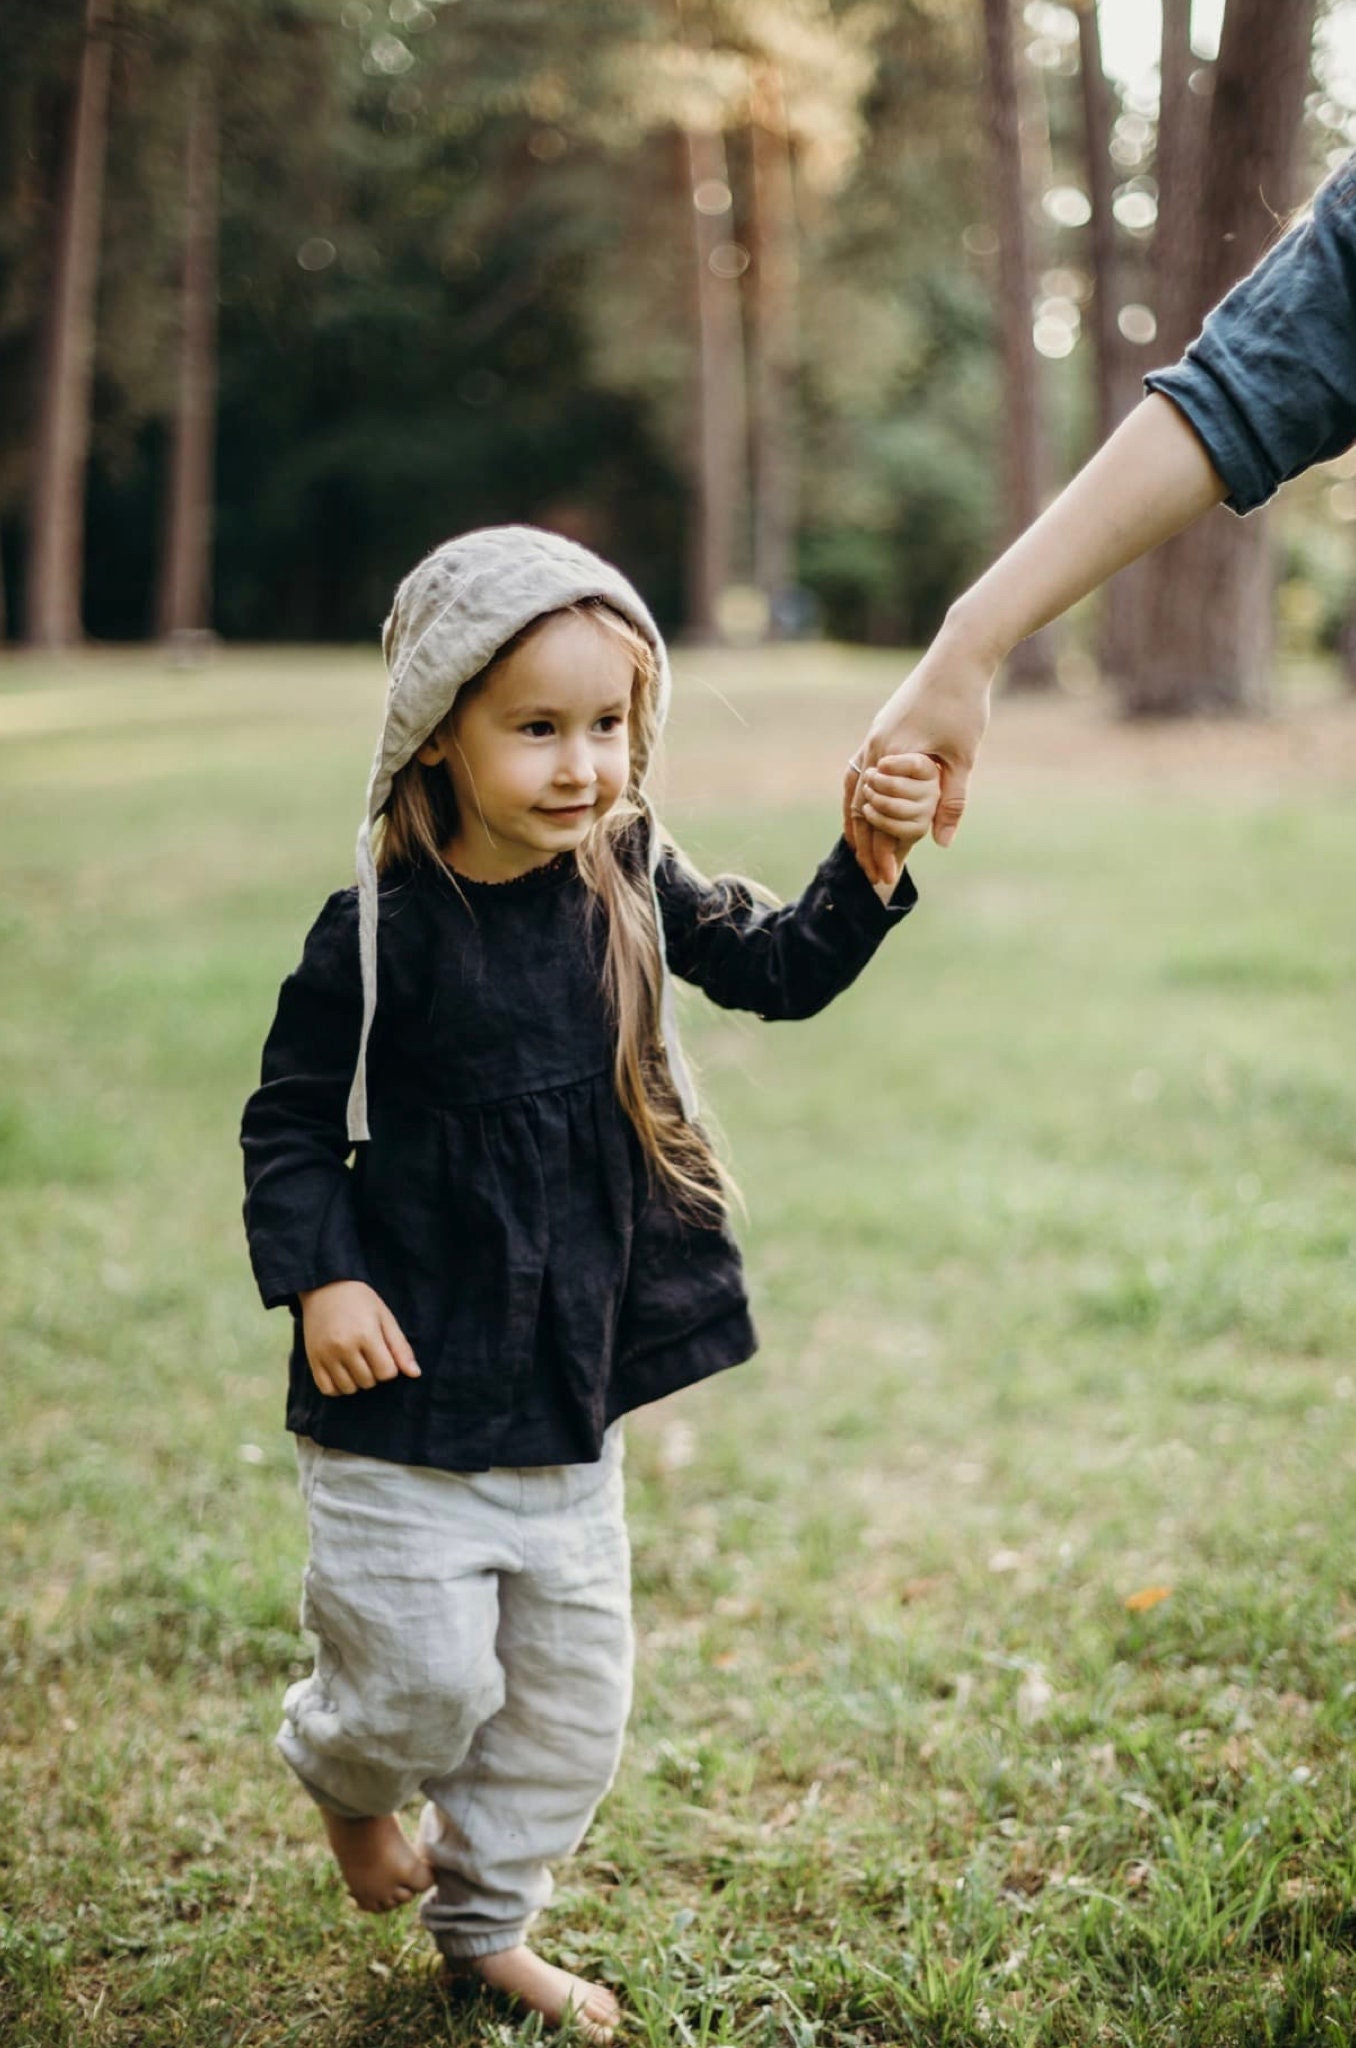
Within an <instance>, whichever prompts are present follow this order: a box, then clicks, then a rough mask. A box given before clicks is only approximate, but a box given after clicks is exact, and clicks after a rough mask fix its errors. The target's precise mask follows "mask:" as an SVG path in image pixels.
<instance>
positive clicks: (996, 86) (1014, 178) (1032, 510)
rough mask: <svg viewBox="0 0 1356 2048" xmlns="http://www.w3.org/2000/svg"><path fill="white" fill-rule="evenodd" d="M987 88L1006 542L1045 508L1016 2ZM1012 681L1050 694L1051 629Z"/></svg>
mask: <svg viewBox="0 0 1356 2048" xmlns="http://www.w3.org/2000/svg"><path fill="white" fill-rule="evenodd" d="M984 56H985V67H984V75H985V89H986V96H987V102H988V125H989V134H990V137H991V147H992V165H993V205H994V225H995V228H996V230H997V234H998V295H999V305H998V314H999V330H1000V338H1001V343H1002V363H1003V414H1004V421H1005V434H1004V442H1003V470H1004V481H1005V496H1006V506H1005V509H1006V523H1007V532H1006V534H1005V536H1004V538H1005V539H1006V540H1011V539H1015V538H1016V536H1017V535H1018V534H1019V533H1021V532H1023V531H1024V529H1025V528H1026V527H1028V526H1029V525H1030V524H1031V522H1032V520H1033V519H1035V518H1036V517H1037V515H1038V514H1039V512H1040V510H1041V466H1042V456H1043V442H1042V434H1041V419H1040V399H1039V388H1038V384H1037V365H1036V351H1035V346H1034V344H1033V342H1032V339H1031V275H1030V263H1029V258H1028V253H1027V231H1026V185H1025V179H1024V175H1023V163H1022V147H1021V136H1020V131H1019V125H1018V124H1019V112H1018V93H1017V76H1016V67H1015V64H1014V60H1013V45H1012V21H1011V15H1010V8H1009V0H984ZM1007 680H1008V683H1009V685H1010V686H1012V687H1013V688H1017V689H1025V690H1035V689H1048V688H1050V687H1051V686H1052V685H1053V684H1054V681H1055V663H1054V646H1053V640H1052V636H1051V631H1050V628H1049V627H1046V628H1045V629H1044V630H1043V631H1042V632H1040V633H1033V634H1032V636H1031V638H1030V639H1029V640H1023V641H1022V642H1021V643H1020V645H1019V646H1017V647H1015V648H1014V649H1013V651H1012V654H1011V655H1010V656H1009V659H1008V664H1007Z"/></svg>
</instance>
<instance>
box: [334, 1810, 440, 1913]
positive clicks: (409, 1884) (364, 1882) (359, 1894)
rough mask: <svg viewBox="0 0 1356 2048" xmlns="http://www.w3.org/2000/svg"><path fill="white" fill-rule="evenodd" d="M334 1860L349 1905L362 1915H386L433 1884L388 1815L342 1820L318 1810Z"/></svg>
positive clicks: (431, 1876)
mask: <svg viewBox="0 0 1356 2048" xmlns="http://www.w3.org/2000/svg"><path fill="white" fill-rule="evenodd" d="M321 1816H322V1818H323V1820H324V1822H325V1833H326V1834H327V1835H328V1836H329V1838H330V1847H331V1849H333V1851H334V1860H335V1862H336V1863H337V1864H338V1865H339V1868H340V1869H341V1870H342V1871H343V1873H344V1883H345V1884H346V1885H347V1886H348V1888H349V1890H350V1892H352V1894H353V1899H354V1903H355V1904H356V1905H357V1906H358V1907H359V1909H360V1910H361V1911H362V1912H364V1913H392V1912H394V1911H395V1909H396V1907H397V1906H408V1905H409V1903H410V1901H411V1899H414V1898H417V1897H418V1895H419V1893H420V1892H426V1891H427V1890H428V1888H429V1886H430V1885H431V1884H432V1882H433V1872H432V1870H431V1869H430V1867H429V1865H428V1864H427V1863H426V1862H425V1861H424V1859H423V1857H422V1856H421V1855H420V1854H419V1852H418V1850H417V1849H414V1848H412V1847H411V1845H410V1844H409V1842H407V1841H406V1839H405V1835H404V1831H403V1829H402V1828H401V1825H400V1822H399V1821H398V1820H397V1819H396V1817H395V1815H394V1814H393V1813H383V1814H379V1815H377V1816H375V1817H374V1818H373V1819H371V1820H345V1819H344V1818H343V1816H342V1815H340V1814H337V1813H331V1812H329V1810H328V1809H327V1808H325V1807H322V1808H321Z"/></svg>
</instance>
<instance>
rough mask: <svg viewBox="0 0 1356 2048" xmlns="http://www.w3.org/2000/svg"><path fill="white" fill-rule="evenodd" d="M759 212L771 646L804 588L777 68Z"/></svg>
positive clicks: (758, 368) (761, 544)
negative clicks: (799, 562) (800, 584)
mask: <svg viewBox="0 0 1356 2048" xmlns="http://www.w3.org/2000/svg"><path fill="white" fill-rule="evenodd" d="M750 140H751V156H752V163H753V208H754V262H753V285H754V325H753V357H752V361H753V422H754V432H753V574H754V581H755V582H756V583H757V585H758V588H759V589H760V590H761V591H762V593H763V595H764V597H765V598H766V599H767V605H768V625H769V631H770V634H771V637H772V638H773V639H774V640H775V639H780V638H781V637H782V635H783V633H784V632H785V631H787V630H788V627H789V624H790V620H789V611H788V599H789V595H790V593H791V591H792V590H793V588H794V586H795V583H796V515H797V506H798V499H799V475H798V468H797V459H796V429H795V418H796V382H797V375H798V370H799V357H800V338H799V329H798V322H797V307H796V298H797V284H798V272H799V263H798V251H797V233H796V195H795V185H794V181H793V177H792V169H791V141H790V137H789V135H788V134H787V127H786V105H785V100H784V97H783V94H782V82H781V78H780V76H779V74H778V71H777V67H776V66H775V65H774V64H768V65H766V66H764V67H763V70H762V71H761V73H760V75H759V78H758V81H757V85H756V88H755V95H754V105H753V122H752V129H751V136H750Z"/></svg>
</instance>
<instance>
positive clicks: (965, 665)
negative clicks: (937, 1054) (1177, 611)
mask: <svg viewBox="0 0 1356 2048" xmlns="http://www.w3.org/2000/svg"><path fill="white" fill-rule="evenodd" d="M1145 382H1146V384H1147V386H1148V389H1149V393H1150V395H1149V396H1148V397H1147V398H1145V399H1144V400H1143V401H1142V403H1141V404H1140V405H1139V406H1138V407H1137V408H1136V410H1135V411H1134V412H1133V413H1131V415H1130V417H1129V418H1128V419H1127V420H1126V421H1124V423H1123V424H1122V425H1121V426H1120V427H1119V428H1118V429H1117V430H1116V432H1115V433H1114V434H1113V435H1112V436H1111V438H1110V439H1109V440H1108V441H1107V442H1106V443H1105V445H1104V446H1103V447H1102V448H1100V449H1099V450H1098V452H1097V454H1096V455H1094V456H1093V458H1092V460H1091V461H1090V462H1089V463H1088V464H1087V466H1086V467H1085V468H1084V469H1083V470H1081V471H1080V472H1079V474H1078V475H1077V476H1076V477H1075V478H1074V480H1073V482H1072V483H1071V484H1069V486H1068V487H1067V489H1066V490H1065V491H1064V492H1063V493H1062V494H1061V496H1060V497H1058V498H1057V499H1056V500H1055V501H1054V503H1053V504H1052V505H1051V506H1049V507H1048V509H1047V510H1046V511H1045V512H1044V513H1042V515H1041V517H1040V518H1039V519H1038V520H1037V521H1036V522H1035V523H1034V525H1032V526H1031V527H1030V528H1029V529H1028V530H1027V532H1026V533H1024V534H1023V535H1022V536H1021V537H1020V539H1018V540H1017V541H1015V542H1014V543H1013V545H1012V547H1011V548H1009V549H1008V551H1007V553H1006V554H1004V555H1003V556H1001V557H1000V559H999V560H998V561H997V562H995V563H994V565H993V567H992V568H991V569H990V570H989V571H988V572H987V573H986V574H985V575H984V576H983V577H982V578H981V579H980V581H979V582H978V583H977V584H975V585H974V587H973V588H972V589H971V590H969V591H967V592H966V593H965V595H964V596H963V597H962V598H960V599H959V600H958V601H957V603H956V604H955V605H953V606H952V608H951V611H950V612H949V613H948V615H947V618H946V621H945V623H944V625H943V627H942V630H941V632H940V634H939V635H938V637H937V639H936V640H935V641H934V643H933V645H932V646H931V647H930V648H929V649H928V651H927V653H926V654H925V655H924V657H923V659H922V661H921V662H920V663H919V665H918V667H917V668H916V669H915V670H914V671H913V673H912V674H911V675H910V676H909V677H907V678H906V680H905V681H904V682H903V683H902V684H901V685H900V687H899V689H898V690H896V691H895V693H894V695H893V696H892V697H891V698H890V700H889V702H888V703H887V704H886V705H884V706H883V707H882V710H881V712H880V714H879V716H878V717H877V719H876V721H875V723H874V724H873V726H872V728H871V732H870V734H869V735H868V737H867V740H866V742H865V745H864V748H863V750H862V752H861V753H859V755H858V756H857V758H858V759H859V760H861V761H863V762H865V763H870V762H873V761H875V760H876V759H878V758H879V757H880V756H881V755H882V754H884V753H893V752H913V751H918V752H926V753H931V754H934V755H936V757H937V759H938V761H939V762H940V764H941V768H942V801H941V803H940V804H939V806H938V810H937V819H936V823H935V825H934V828H933V829H934V834H935V836H936V838H937V839H938V841H939V842H940V843H941V844H942V845H947V844H949V842H950V841H951V839H953V838H954V837H955V832H956V827H957V825H958V824H959V822H960V816H961V812H962V810H963V808H964V804H965V796H966V786H967V784H968V781H969V774H970V769H971V766H972V765H973V762H974V758H975V753H976V751H977V749H978V746H979V743H980V740H981V739H982V737H983V734H984V729H985V726H986V725H987V722H988V699H989V689H990V685H991V683H992V680H993V677H994V674H995V672H996V670H997V668H998V667H999V665H1000V663H1001V662H1002V660H1003V658H1004V657H1005V655H1006V654H1007V653H1008V652H1009V651H1010V649H1011V648H1012V647H1014V646H1015V645H1016V643H1017V642H1018V641H1019V640H1021V639H1024V638H1025V636H1026V635H1027V634H1028V633H1033V632H1035V631H1036V630H1037V628H1038V627H1040V626H1043V625H1047V624H1048V623H1049V622H1050V620H1051V619H1054V618H1057V617H1058V616H1059V614H1060V613H1061V612H1063V611H1065V610H1066V609H1067V608H1068V606H1069V605H1071V604H1073V603H1074V602H1075V601H1076V600H1077V599H1078V598H1080V597H1083V596H1085V595H1086V594H1087V593H1088V591H1090V590H1093V589H1095V588H1096V587H1097V585H1098V584H1099V583H1102V582H1104V581H1105V580H1106V578H1107V577H1108V576H1111V575H1113V574H1114V573H1115V571H1116V570H1117V569H1121V568H1124V567H1125V565H1126V564H1127V563H1128V562H1132V561H1134V560H1135V559H1136V558H1137V557H1138V556H1140V555H1142V554H1145V553H1147V552H1148V550H1149V549H1150V548H1153V547H1156V546H1157V545H1158V544H1159V542H1160V541H1164V540H1167V539H1168V538H1169V537H1170V535H1172V534H1174V533H1177V532H1179V531H1180V530H1181V528H1182V527H1184V526H1187V525H1189V524H1190V523H1191V521H1192V520H1194V519H1196V518H1199V516H1200V515H1201V513H1203V512H1205V511H1208V510H1209V508H1210V507H1211V506H1212V505H1214V504H1217V503H1219V502H1220V501H1221V500H1222V501H1223V502H1225V503H1226V504H1228V505H1229V507H1230V508H1231V509H1232V510H1233V511H1235V512H1238V513H1246V512H1249V511H1252V510H1254V509H1255V508H1256V507H1257V506H1258V505H1261V504H1264V503H1265V502H1266V500H1267V499H1268V498H1269V497H1270V496H1271V494H1272V493H1273V492H1274V491H1275V490H1276V489H1277V488H1278V486H1279V485H1280V484H1281V483H1283V482H1284V481H1285V480H1286V479H1287V478H1289V477H1292V476H1296V475H1298V474H1299V473H1300V471H1301V470H1304V469H1307V468H1308V467H1309V466H1310V465H1311V464H1312V463H1315V462H1321V461H1325V460H1327V459H1329V458H1330V457H1332V456H1334V455H1337V454H1339V453H1340V452H1341V450H1342V449H1344V448H1346V447H1347V446H1349V445H1350V443H1351V441H1352V439H1353V437H1356V158H1349V159H1348V160H1347V162H1346V163H1344V164H1343V165H1342V166H1341V167H1340V168H1339V169H1338V170H1337V172H1336V173H1335V174H1334V175H1333V176H1332V177H1331V178H1330V179H1329V180H1328V182H1327V183H1326V184H1325V185H1324V186H1323V187H1322V188H1321V189H1320V191H1319V192H1318V193H1317V194H1316V196H1315V199H1314V202H1313V206H1312V209H1311V211H1310V212H1309V213H1308V214H1307V215H1306V217H1305V218H1304V219H1303V220H1302V221H1301V222H1300V223H1299V224H1298V225H1297V226H1296V227H1295V228H1294V229H1292V231H1291V232H1290V233H1289V234H1288V235H1286V236H1285V237H1284V238H1283V239H1282V240H1281V241H1280V242H1278V243H1277V244H1276V246H1275V247H1274V248H1273V249H1272V250H1271V251H1270V252H1269V253H1268V254H1267V255H1266V256H1264V257H1263V259H1262V261H1261V262H1260V263H1259V264H1258V265H1257V267H1256V268H1255V269H1254V270H1253V271H1252V272H1251V273H1250V274H1249V275H1248V276H1247V277H1246V278H1244V279H1243V281H1242V282H1241V283H1240V284H1238V285H1236V286H1235V287H1234V289H1233V290H1232V291H1231V292H1230V293H1229V294H1228V296H1227V297H1226V298H1224V299H1223V300H1221V302H1220V304H1219V305H1218V306H1217V307H1216V308H1215V309H1214V311H1213V312H1212V313H1211V314H1210V316H1209V318H1208V319H1207V320H1206V323H1205V326H1204V328H1203V329H1202V331H1201V333H1200V335H1199V336H1198V337H1197V339H1196V340H1195V341H1194V342H1193V343H1192V344H1191V346H1190V347H1189V348H1188V350H1187V352H1186V354H1185V356H1184V357H1183V359H1182V361H1181V362H1180V363H1177V364H1175V365H1173V366H1172V367H1171V368H1168V369H1165V370H1159V371H1154V372H1153V373H1151V375H1150V376H1149V377H1148V378H1146V380H1145ZM856 795H857V780H856V777H855V776H850V777H849V778H848V780H847V782H846V783H845V809H846V811H847V812H848V814H849V829H850V830H851V831H852V832H853V836H854V841H855V843H856V844H857V846H858V850H859V853H860V856H861V858H862V860H863V862H864V864H865V866H866V869H867V872H868V873H869V874H871V875H872V876H873V877H875V878H877V879H885V878H888V877H889V876H890V874H891V873H892V872H893V855H892V854H891V852H890V849H889V847H888V844H887V843H885V842H884V841H882V840H881V839H880V838H879V836H878V835H875V834H867V833H865V832H864V830H863V828H862V827H861V825H860V822H858V824H857V825H856V826H855V827H853V826H852V824H851V822H850V813H851V806H852V803H853V801H854V800H855V798H856Z"/></svg>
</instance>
